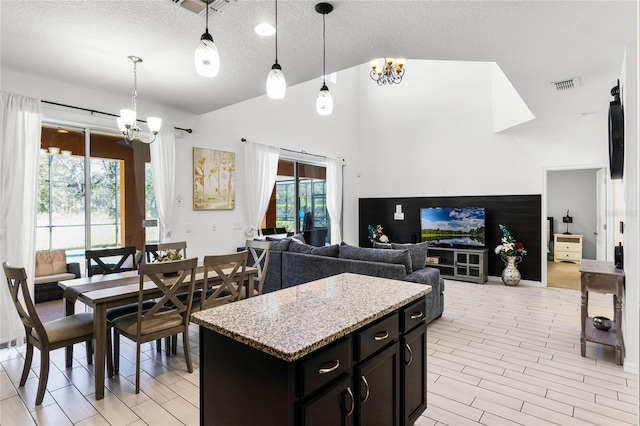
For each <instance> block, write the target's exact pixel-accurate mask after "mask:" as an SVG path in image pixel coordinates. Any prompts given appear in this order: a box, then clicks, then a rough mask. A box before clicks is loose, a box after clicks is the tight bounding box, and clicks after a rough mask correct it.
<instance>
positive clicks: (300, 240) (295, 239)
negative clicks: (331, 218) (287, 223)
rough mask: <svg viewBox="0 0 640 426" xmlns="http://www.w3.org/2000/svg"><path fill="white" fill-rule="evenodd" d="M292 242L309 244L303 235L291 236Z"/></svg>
mask: <svg viewBox="0 0 640 426" xmlns="http://www.w3.org/2000/svg"><path fill="white" fill-rule="evenodd" d="M291 242H292V243H302V244H307V241H306V240H305V239H304V235H302V234H295V235H292V236H291Z"/></svg>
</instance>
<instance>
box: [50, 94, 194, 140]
mask: <svg viewBox="0 0 640 426" xmlns="http://www.w3.org/2000/svg"><path fill="white" fill-rule="evenodd" d="M40 102H42V103H45V104H49V105H56V106H61V107H65V108H72V109H78V110H80V111H87V112H90V113H91V114H102V115H108V116H110V117H119V115H116V114H111V113H110V112H103V111H98V110H95V109H89V108H82V107H77V106H73V105H66V104H59V103H57V102H51V101H40ZM136 121H139V122H141V123H146V121H145V120H140V119H137V120H136ZM173 128H174V129H176V130H182V131H183V132H187V133H193V130H191V129H183V128H182V127H175V126H174V127H173Z"/></svg>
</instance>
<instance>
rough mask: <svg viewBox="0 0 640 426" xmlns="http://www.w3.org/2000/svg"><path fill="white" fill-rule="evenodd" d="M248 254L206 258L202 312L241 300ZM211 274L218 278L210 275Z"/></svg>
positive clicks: (241, 253) (245, 251) (240, 253)
mask: <svg viewBox="0 0 640 426" xmlns="http://www.w3.org/2000/svg"><path fill="white" fill-rule="evenodd" d="M248 253H249V252H248V251H247V250H243V251H241V252H238V253H233V254H223V255H217V256H205V257H204V262H203V265H204V278H203V280H204V281H203V284H202V288H203V292H202V298H201V302H200V309H201V310H203V309H208V308H212V307H214V306H219V305H223V304H226V303H231V302H235V301H237V300H239V299H240V298H241V296H242V286H243V285H244V280H245V274H246V267H247V255H248ZM211 272H214V273H215V275H217V277H215V278H214V275H213V274H211V275H210V273H211Z"/></svg>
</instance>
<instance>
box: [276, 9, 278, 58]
mask: <svg viewBox="0 0 640 426" xmlns="http://www.w3.org/2000/svg"><path fill="white" fill-rule="evenodd" d="M277 63H278V0H276V64H277Z"/></svg>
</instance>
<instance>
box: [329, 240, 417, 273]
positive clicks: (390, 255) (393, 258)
mask: <svg viewBox="0 0 640 426" xmlns="http://www.w3.org/2000/svg"><path fill="white" fill-rule="evenodd" d="M339 250H340V251H339V253H338V257H339V258H342V259H353V260H366V261H370V262H381V263H395V264H401V265H404V267H405V270H406V272H407V274H410V273H411V256H410V255H409V250H393V249H382V250H381V249H375V248H368V247H355V246H350V245H347V244H344V245H341V246H340V249H339Z"/></svg>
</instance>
